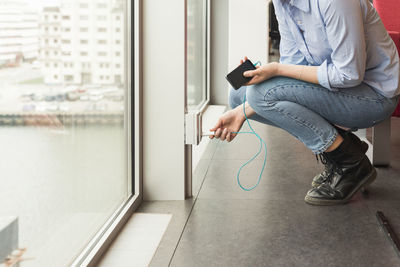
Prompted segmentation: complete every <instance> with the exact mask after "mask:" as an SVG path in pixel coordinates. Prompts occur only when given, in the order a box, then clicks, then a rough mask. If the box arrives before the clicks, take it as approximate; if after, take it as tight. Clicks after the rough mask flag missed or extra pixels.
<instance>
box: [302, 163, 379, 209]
mask: <svg viewBox="0 0 400 267" xmlns="http://www.w3.org/2000/svg"><path fill="white" fill-rule="evenodd" d="M376 175H377V174H376V169H375V168H373V169H372V171H371V172H370V173H369V174H368V175H367V176H366V177H365V178H364V179H363V180H361V182H359V183H358V185H357V186H356V187H355V188H354V189H353V191H351V192H350V194H349V195H348V196H347V197H346V198H344V199H338V200H331V199H319V198H313V197H309V196H306V197H305V198H304V201H305V202H306V203H307V204H311V205H317V206H333V205H342V204H346V203H347V202H349V201H350V200H351V198H352V197H353V196H354V194H355V193H357V191H358V190H360V189H362V188H366V187H368V186H369V185H370V184H372V183H373V182H374V181H375V179H376Z"/></svg>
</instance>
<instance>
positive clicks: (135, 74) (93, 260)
mask: <svg viewBox="0 0 400 267" xmlns="http://www.w3.org/2000/svg"><path fill="white" fill-rule="evenodd" d="M142 1H143V0H126V5H127V8H126V9H125V22H126V25H131V27H126V30H125V40H127V41H126V42H125V43H126V47H125V51H126V57H125V66H126V68H125V72H126V73H125V74H126V87H127V88H126V92H127V97H125V99H126V100H125V101H126V103H125V106H126V107H127V108H126V109H125V129H127V131H126V134H125V136H126V139H127V143H128V149H127V155H126V156H127V161H126V162H127V164H126V171H127V177H128V179H129V181H128V182H129V183H128V185H129V187H130V189H131V190H132V191H131V195H130V196H129V198H128V199H127V200H126V201H125V203H123V204H122V205H121V206H120V207H119V208H118V209H117V210H116V211H115V212H114V213H113V214H112V216H111V217H110V218H109V219H108V220H107V222H106V223H105V224H104V225H103V227H102V228H101V229H100V230H99V231H98V232H97V234H96V235H95V236H94V237H93V238H92V239H91V241H90V242H89V243H88V245H87V246H86V247H85V249H83V251H82V252H81V253H80V254H79V255H78V256H77V257H76V258H75V259H74V261H73V262H72V263H71V266H96V265H97V263H98V262H99V261H100V260H101V257H102V255H103V254H104V253H105V252H106V250H107V249H108V248H109V247H110V245H111V243H112V242H113V241H114V239H115V238H116V237H117V235H118V233H119V232H120V231H121V229H122V228H123V226H124V225H125V223H126V222H127V221H128V220H129V218H130V217H131V216H132V214H133V212H134V211H135V210H136V209H137V207H138V206H139V205H140V203H141V202H142V199H143V196H142V192H143V190H142V184H143V183H142V142H141V141H142V105H141V103H142V73H141V70H142V67H141V66H142V59H141V55H142V53H141V49H142V46H141V36H142V32H141V13H142V12H141V7H142ZM132 33H133V34H132ZM132 104H133V105H132Z"/></svg>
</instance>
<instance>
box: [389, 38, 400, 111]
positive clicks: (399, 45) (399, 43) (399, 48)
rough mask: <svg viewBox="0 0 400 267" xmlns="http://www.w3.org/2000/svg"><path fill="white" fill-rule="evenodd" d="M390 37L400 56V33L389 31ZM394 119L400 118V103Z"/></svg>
mask: <svg viewBox="0 0 400 267" xmlns="http://www.w3.org/2000/svg"><path fill="white" fill-rule="evenodd" d="M388 33H389V35H390V37H392V40H393V42H394V43H395V44H396V47H397V51H399V54H400V32H397V31H388ZM392 116H393V117H400V103H399V105H398V106H397V108H396V110H395V111H394V113H393V114H392Z"/></svg>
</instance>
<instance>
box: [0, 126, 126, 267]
mask: <svg viewBox="0 0 400 267" xmlns="http://www.w3.org/2000/svg"><path fill="white" fill-rule="evenodd" d="M0 147H1V152H0V153H1V154H0V155H1V159H0V171H1V173H2V175H1V176H0V184H1V187H0V216H8V215H14V216H18V219H19V244H20V247H26V248H27V249H28V250H27V254H26V257H34V260H29V261H26V262H23V263H22V264H21V267H33V266H65V265H66V264H67V263H68V262H69V260H70V259H71V256H72V255H75V254H76V253H78V252H79V251H80V250H81V249H82V246H83V245H84V244H86V243H87V241H88V240H89V239H90V237H91V236H92V235H93V234H95V233H96V231H97V230H98V229H99V228H100V227H101V225H102V224H103V223H104V222H105V221H106V220H107V218H108V217H109V216H110V215H111V214H112V212H114V211H115V209H116V208H117V207H118V206H119V205H120V204H121V203H122V202H123V201H124V200H125V199H126V197H127V195H128V191H127V190H128V189H127V188H128V181H127V176H126V173H125V170H126V158H125V156H126V142H125V133H124V129H123V127H122V126H120V125H114V126H110V125H107V126H104V125H103V126H102V125H98V126H96V125H92V126H87V127H83V126H73V127H66V126H64V127H52V128H49V127H43V126H42V127H34V126H32V127H22V126H21V127H8V126H7V127H6V126H3V127H0Z"/></svg>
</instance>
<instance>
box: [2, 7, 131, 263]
mask: <svg viewBox="0 0 400 267" xmlns="http://www.w3.org/2000/svg"><path fill="white" fill-rule="evenodd" d="M125 4H126V1H125V0H101V1H100V0H99V1H96V0H38V1H36V0H35V1H29V0H1V1H0V217H1V216H16V217H18V225H19V246H20V248H27V251H26V254H25V255H24V257H23V258H27V259H28V260H26V261H23V262H21V264H20V266H22V267H33V266H45V267H47V266H49V267H53V266H67V265H68V264H69V263H70V262H71V260H72V259H73V258H74V257H75V256H76V255H77V254H78V253H79V252H80V251H81V250H82V248H83V247H84V246H85V245H86V244H87V242H88V241H89V240H90V239H91V237H93V235H94V234H95V233H96V232H97V231H98V230H99V229H100V227H101V226H102V225H103V224H104V223H105V222H106V221H107V219H108V218H109V217H110V215H111V214H112V213H113V212H114V211H115V210H116V209H117V208H118V207H119V206H120V205H121V204H122V203H123V202H124V201H125V200H126V199H127V197H128V196H129V194H130V193H131V192H130V190H129V188H128V185H129V183H128V176H127V173H126V170H127V145H126V144H127V137H126V132H127V130H126V129H124V112H125V100H124V99H125V92H126V90H125V86H124V84H125V77H124V73H125V70H126V62H125V43H126V40H125V35H124V33H125V29H126V24H125V21H126V20H125V15H124V14H125V8H124V5H125ZM0 242H2V240H0ZM29 258H32V259H29ZM2 260H3V259H0V266H1V263H2Z"/></svg>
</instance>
